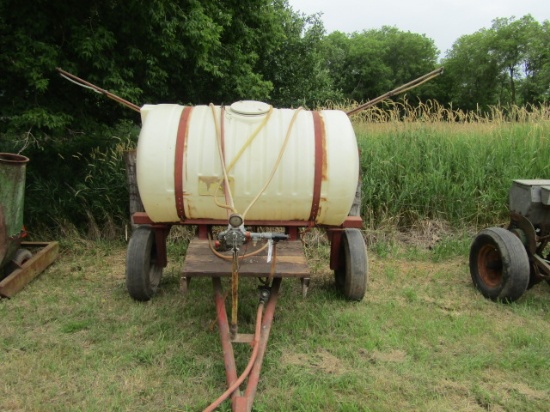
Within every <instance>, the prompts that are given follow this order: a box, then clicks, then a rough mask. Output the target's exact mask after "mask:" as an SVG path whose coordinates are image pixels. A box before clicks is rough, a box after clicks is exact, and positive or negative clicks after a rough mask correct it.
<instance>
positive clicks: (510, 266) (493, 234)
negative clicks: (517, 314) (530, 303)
mask: <svg viewBox="0 0 550 412" xmlns="http://www.w3.org/2000/svg"><path fill="white" fill-rule="evenodd" d="M470 274H471V275H472V281H473V282H474V285H475V286H476V288H477V289H479V291H480V292H481V293H482V294H483V296H485V297H486V298H489V299H492V300H501V301H503V302H513V301H515V300H516V299H519V298H520V296H521V295H522V294H523V293H524V292H525V290H526V289H527V286H528V284H529V276H530V267H529V258H528V256H527V251H526V250H525V247H524V246H523V244H522V243H521V240H519V238H518V237H517V236H515V235H514V234H513V233H512V232H510V231H508V230H506V229H503V228H499V227H493V228H489V229H485V230H482V231H481V232H479V233H478V235H477V236H476V238H475V239H474V241H473V243H472V246H471V247H470Z"/></svg>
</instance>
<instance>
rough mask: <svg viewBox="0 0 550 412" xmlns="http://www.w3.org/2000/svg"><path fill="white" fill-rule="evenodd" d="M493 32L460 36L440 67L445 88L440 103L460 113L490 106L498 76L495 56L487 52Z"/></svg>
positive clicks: (492, 101)
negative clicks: (460, 111) (450, 104)
mask: <svg viewBox="0 0 550 412" xmlns="http://www.w3.org/2000/svg"><path fill="white" fill-rule="evenodd" d="M493 36H494V33H493V32H491V31H488V30H486V29H483V30H479V31H477V32H475V33H474V34H470V35H465V36H462V37H460V38H459V39H458V40H457V41H456V42H455V43H454V44H453V47H452V49H451V50H450V51H449V52H448V54H447V56H446V58H445V59H444V60H443V62H442V64H443V66H445V76H444V77H445V78H442V79H440V81H441V83H442V84H443V85H444V89H446V93H445V96H444V97H443V99H445V100H444V101H443V102H444V103H452V104H453V106H454V107H456V108H461V109H463V110H476V109H477V108H478V106H479V107H487V106H488V105H491V104H494V102H495V100H496V99H497V98H498V94H497V93H498V85H499V83H500V81H499V79H500V78H501V73H500V69H499V65H498V62H497V59H496V58H495V56H493V55H492V54H491V53H489V50H490V47H491V44H492V42H493Z"/></svg>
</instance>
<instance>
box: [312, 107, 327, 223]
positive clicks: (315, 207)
mask: <svg viewBox="0 0 550 412" xmlns="http://www.w3.org/2000/svg"><path fill="white" fill-rule="evenodd" d="M312 113H313V129H314V133H315V172H314V177H313V200H312V201H311V213H310V215H309V220H310V221H311V222H312V223H314V222H315V220H316V219H317V214H318V213H319V205H320V202H321V182H322V180H323V164H324V163H325V161H326V160H325V148H324V147H323V146H324V144H325V125H324V123H323V119H322V118H321V113H319V112H312Z"/></svg>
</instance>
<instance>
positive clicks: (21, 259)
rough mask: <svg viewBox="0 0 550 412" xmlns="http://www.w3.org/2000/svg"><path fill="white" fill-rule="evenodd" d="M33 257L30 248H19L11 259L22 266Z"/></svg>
mask: <svg viewBox="0 0 550 412" xmlns="http://www.w3.org/2000/svg"><path fill="white" fill-rule="evenodd" d="M31 258H32V253H31V251H30V250H29V249H17V252H15V256H14V257H13V259H12V260H11V261H12V263H14V264H15V265H17V266H21V265H23V264H24V263H25V262H26V261H27V260H30V259H31Z"/></svg>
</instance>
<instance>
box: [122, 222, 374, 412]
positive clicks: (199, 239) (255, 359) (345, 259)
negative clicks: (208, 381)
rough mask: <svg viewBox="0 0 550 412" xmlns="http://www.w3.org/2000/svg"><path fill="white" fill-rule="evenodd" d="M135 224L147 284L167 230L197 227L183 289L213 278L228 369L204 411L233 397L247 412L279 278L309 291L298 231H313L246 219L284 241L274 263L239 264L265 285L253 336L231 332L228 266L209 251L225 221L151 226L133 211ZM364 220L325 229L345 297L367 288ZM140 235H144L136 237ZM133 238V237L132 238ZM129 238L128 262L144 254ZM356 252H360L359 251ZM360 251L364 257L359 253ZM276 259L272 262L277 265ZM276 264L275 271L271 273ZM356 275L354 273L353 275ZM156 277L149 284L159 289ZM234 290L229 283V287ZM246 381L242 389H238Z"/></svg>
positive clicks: (143, 294) (161, 257)
mask: <svg viewBox="0 0 550 412" xmlns="http://www.w3.org/2000/svg"><path fill="white" fill-rule="evenodd" d="M132 220H133V223H134V224H135V225H138V229H137V231H136V232H134V234H136V233H138V232H147V233H148V236H149V242H148V243H147V244H148V245H149V246H150V249H151V250H150V251H145V256H151V260H150V261H148V263H145V266H148V265H149V266H150V267H151V269H150V270H149V269H146V270H145V276H144V278H145V280H146V281H147V280H148V279H149V278H148V277H147V274H148V275H149V276H157V273H158V269H159V268H164V267H166V266H167V263H168V258H167V248H166V242H167V237H168V234H169V232H170V229H171V227H172V226H174V225H195V226H196V236H195V237H194V238H193V239H192V240H191V241H190V244H189V246H188V250H187V253H186V259H185V262H184V265H183V268H182V277H181V285H180V286H181V290H182V292H184V293H185V292H187V290H188V288H189V285H190V281H191V279H192V278H193V277H211V278H212V285H213V291H214V303H215V307H216V315H217V324H218V329H219V334H220V341H221V346H222V350H223V359H224V365H225V370H226V383H227V390H226V392H225V393H224V394H222V395H221V396H220V397H219V398H218V399H217V400H216V401H214V402H213V403H212V404H211V405H210V406H209V407H207V408H206V409H205V411H213V410H215V408H216V407H218V406H219V405H220V404H221V403H222V402H223V401H224V400H225V399H227V398H229V397H230V398H231V404H232V410H233V411H250V410H251V409H252V403H253V400H254V397H255V395H256V389H257V385H258V381H259V377H260V372H261V368H262V363H263V358H264V354H265V351H266V347H267V342H268V339H269V335H270V331H271V326H272V323H273V315H274V312H275V306H276V303H277V299H278V296H279V288H280V285H281V282H282V279H283V278H298V279H300V280H301V284H302V295H303V296H304V297H305V296H306V294H307V291H308V286H309V281H310V274H309V268H308V265H307V262H306V259H305V256H304V252H303V246H302V242H301V240H300V229H303V228H306V229H307V228H308V227H311V226H312V225H311V224H309V222H304V221H265V220H262V221H253V220H250V221H247V226H250V227H262V228H264V227H272V228H273V227H277V228H283V229H284V233H285V235H287V236H288V241H285V242H280V243H281V245H280V246H276V250H277V252H276V258H274V261H273V263H272V264H267V263H266V261H265V257H266V256H265V255H266V252H265V251H264V252H262V253H260V254H258V255H257V256H255V257H254V258H245V259H243V263H241V264H240V275H241V276H243V277H257V278H259V279H266V280H263V283H264V285H263V286H260V287H259V304H258V310H257V317H256V322H255V331H254V333H252V334H247V333H238V332H237V330H236V329H235V330H233V323H230V322H229V319H228V315H227V312H226V304H225V297H224V293H223V291H222V282H221V278H222V277H229V276H232V270H231V264H228V262H227V261H224V260H222V259H220V258H219V257H217V256H216V255H214V254H213V253H212V252H211V251H210V248H211V244H212V242H211V240H210V238H211V235H212V229H213V228H214V227H218V226H224V225H227V221H225V220H216V219H188V220H185V221H184V222H173V223H155V222H153V221H151V219H150V218H149V216H148V215H147V214H146V213H145V212H136V213H134V214H133V217H132ZM361 227H362V220H361V218H360V217H358V216H348V217H347V218H346V219H345V221H344V222H343V223H342V225H340V226H324V227H323V228H324V229H325V230H326V233H327V236H328V239H329V241H330V268H331V269H332V270H334V273H335V280H336V284H337V286H338V287H340V289H341V290H342V292H343V294H344V295H345V296H346V297H347V298H349V299H354V300H359V299H361V298H362V297H363V295H364V292H365V288H366V269H367V268H366V263H367V262H366V251H365V244H364V240H363V238H362V235H361V233H360V231H359V229H360V228H361ZM138 236H142V235H138ZM132 237H134V235H133V236H132ZM132 247H133V246H132V239H131V240H130V244H129V251H128V259H129V260H130V259H132V257H135V256H138V257H139V256H142V255H143V253H144V251H143V250H142V249H139V248H138V250H137V251H136V252H135V253H134V252H133V251H132V250H131V248H132ZM358 251H359V252H358ZM361 251H362V253H361ZM350 253H351V255H350ZM129 260H128V261H127V285H128V286H129V292H130V295H132V297H134V298H135V299H137V300H148V299H149V298H150V297H151V296H152V293H154V290H153V289H154V288H153V289H151V295H149V289H146V290H142V288H143V282H142V280H141V279H140V280H139V281H138V282H137V284H138V285H139V286H138V289H137V291H136V289H132V286H131V285H129V284H128V282H129V277H131V276H132V275H131V274H129V273H128V272H129V270H130V269H129V267H130V265H131V264H132V263H131V262H130V261H129ZM351 260H355V261H358V262H357V263H358V264H359V269H357V268H354V265H353V262H351ZM275 261H276V262H275ZM275 266H276V269H275ZM355 272H357V273H355ZM158 281H159V279H157V280H155V281H154V282H153V283H155V285H153V286H154V287H155V288H156V286H158ZM232 286H233V285H232ZM243 343H244V344H247V345H250V346H251V350H252V352H251V356H250V361H249V362H248V365H247V367H246V368H245V369H244V371H243V372H242V373H241V375H240V376H237V369H236V362H235V357H234V351H233V345H234V344H243ZM245 379H247V382H246V388H245V389H244V390H243V391H241V389H240V387H241V385H242V384H243V382H244V381H245Z"/></svg>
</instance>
